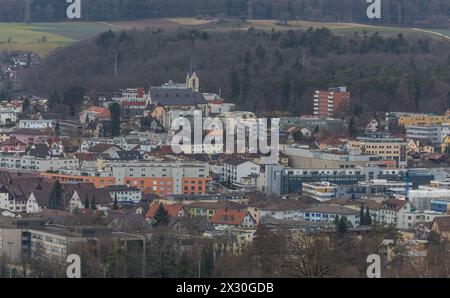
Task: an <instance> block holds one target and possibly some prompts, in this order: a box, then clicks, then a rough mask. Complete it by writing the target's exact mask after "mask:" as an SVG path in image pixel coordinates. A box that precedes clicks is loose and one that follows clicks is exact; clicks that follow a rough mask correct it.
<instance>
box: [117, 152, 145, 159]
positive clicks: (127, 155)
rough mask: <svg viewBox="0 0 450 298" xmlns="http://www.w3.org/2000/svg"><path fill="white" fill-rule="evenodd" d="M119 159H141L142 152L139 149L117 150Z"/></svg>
mask: <svg viewBox="0 0 450 298" xmlns="http://www.w3.org/2000/svg"><path fill="white" fill-rule="evenodd" d="M117 155H119V159H120V160H141V159H142V154H141V153H140V152H139V151H117Z"/></svg>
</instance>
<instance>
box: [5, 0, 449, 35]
mask: <svg viewBox="0 0 450 298" xmlns="http://www.w3.org/2000/svg"><path fill="white" fill-rule="evenodd" d="M27 1H28V0H0V22H22V21H23V20H24V19H25V5H26V2H27ZM29 1H31V7H30V12H31V21H33V22H54V21H64V20H67V19H66V15H65V8H66V6H67V3H66V1H61V0H29ZM81 1H82V2H81V3H82V18H83V20H91V21H95V20H129V19H142V18H164V17H199V16H202V17H205V16H210V17H235V18H257V19H303V20H315V21H333V22H358V23H373V22H376V23H378V24H385V25H388V24H389V25H397V26H398V25H404V26H427V27H441V28H448V22H449V16H450V1H445V0H408V1H405V0H383V1H382V18H381V19H379V20H376V21H374V20H369V19H368V18H367V16H366V9H367V6H368V4H367V3H366V0H340V1H336V0H277V1H273V0H81Z"/></svg>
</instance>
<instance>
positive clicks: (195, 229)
mask: <svg viewBox="0 0 450 298" xmlns="http://www.w3.org/2000/svg"><path fill="white" fill-rule="evenodd" d="M167 227H168V228H169V229H171V230H173V231H174V232H176V233H177V234H181V235H189V236H192V235H193V236H203V235H205V233H208V232H209V233H211V232H213V231H214V230H215V228H214V225H213V224H212V223H210V222H208V221H207V220H206V219H205V218H192V217H187V216H173V217H171V218H170V222H169V224H168V225H167Z"/></svg>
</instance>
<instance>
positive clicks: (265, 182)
mask: <svg viewBox="0 0 450 298" xmlns="http://www.w3.org/2000/svg"><path fill="white" fill-rule="evenodd" d="M201 82H202V78H201V77H199V76H198V75H197V73H196V70H195V67H193V63H192V62H191V69H190V71H189V72H188V74H187V75H186V81H185V82H182V83H178V82H173V81H169V82H167V83H165V84H163V85H160V86H150V87H136V86H130V88H128V89H124V90H117V92H115V93H106V92H105V93H101V94H99V95H98V94H97V95H98V96H96V97H89V96H84V98H82V100H81V102H82V105H83V108H82V111H81V112H80V113H78V114H75V115H73V116H70V117H60V116H59V115H57V114H55V113H52V112H50V111H51V109H50V108H49V105H50V104H52V103H51V101H49V99H47V98H39V97H29V96H24V97H20V98H15V99H13V98H11V99H9V100H5V101H3V102H1V103H0V104H1V107H0V125H1V130H0V140H1V142H0V179H1V187H0V239H1V241H0V245H1V246H0V251H1V252H2V263H1V264H2V275H3V276H5V277H8V276H9V277H20V276H24V277H27V276H36V277H59V276H61V274H62V275H63V276H64V272H65V271H64V266H65V258H66V256H67V255H69V254H71V253H78V254H79V255H81V256H82V260H83V261H84V263H82V266H83V267H82V272H83V275H84V276H91V277H92V276H94V277H96V276H99V277H146V276H153V277H175V276H181V277H193V276H196V277H213V276H216V275H215V274H219V276H229V275H228V274H236V272H234V273H233V271H232V270H229V269H227V268H226V267H227V265H226V264H227V262H231V263H232V262H233V261H232V260H241V261H242V258H245V256H247V254H248V253H249V250H248V248H249V247H253V248H254V247H255V246H256V249H257V250H259V253H260V254H262V255H264V254H268V253H270V252H272V253H274V254H276V255H277V256H271V257H270V258H268V259H266V260H263V261H262V273H260V274H261V275H256V276H265V275H264V274H267V273H268V272H270V271H271V270H272V271H274V270H275V272H278V274H286V275H285V276H292V275H290V274H293V273H285V272H284V271H283V270H282V271H279V270H281V269H277V268H276V267H277V266H278V264H277V262H281V261H280V259H281V257H280V256H279V255H280V254H281V253H282V252H281V251H279V252H274V251H273V250H274V249H275V250H277V249H280V247H278V246H277V245H281V244H282V242H283V241H285V240H286V239H285V240H283V241H281V240H280V239H281V238H279V237H280V236H279V235H278V234H277V233H278V232H280V231H282V232H283V235H284V236H283V237H287V236H286V235H289V237H292V238H293V239H294V240H292V241H293V242H294V245H293V244H292V243H287V244H286V249H288V251H290V253H291V254H294V255H295V254H296V253H299V252H297V251H296V250H299V249H301V248H302V247H303V248H304V249H317V248H318V247H320V245H322V241H326V242H329V241H331V240H330V239H334V238H335V237H338V239H341V237H344V238H342V239H347V240H346V241H347V242H348V244H347V245H351V244H350V243H352V242H353V241H357V240H355V239H359V240H358V241H360V242H362V241H364V239H366V238H367V239H370V241H375V242H374V243H371V244H372V246H371V248H372V251H369V252H368V253H375V254H380V255H382V256H383V258H384V260H385V265H386V266H387V267H388V268H389V266H390V265H389V264H391V263H392V262H394V260H396V259H397V258H403V259H406V260H408V264H412V265H411V266H413V267H414V266H415V267H414V268H417V270H419V269H418V268H421V266H423V265H424V264H425V263H426V262H427V260H428V259H427V256H428V255H429V254H430V251H429V247H430V246H432V245H436V244H435V242H436V241H438V242H441V241H448V240H450V238H449V237H450V210H449V206H450V175H449V174H450V163H449V156H448V153H449V152H450V110H448V111H446V112H445V111H444V113H443V114H442V115H436V114H418V113H406V112H388V113H384V114H379V113H378V114H377V117H374V118H366V119H359V120H358V121H357V122H356V121H353V118H352V120H351V121H350V123H348V122H347V121H345V120H344V119H341V118H334V115H335V114H336V113H337V112H338V111H340V110H342V109H343V108H346V107H347V106H348V105H349V104H350V101H351V97H352V95H351V90H347V88H346V87H330V88H329V89H328V90H317V91H315V92H314V94H311V102H312V106H313V110H312V111H311V114H310V115H298V116H289V117H282V116H281V117H277V118H276V119H277V120H278V121H279V140H277V141H278V145H277V147H276V148H275V147H272V150H277V153H278V155H277V159H276V160H271V159H265V158H264V157H265V155H267V154H264V153H254V152H234V153H229V152H226V150H223V149H224V146H225V145H224V144H222V143H220V142H219V143H214V144H210V145H208V146H205V145H201V146H200V147H201V148H200V149H199V148H192V147H194V146H195V144H189V145H186V144H185V145H183V146H184V147H186V146H188V147H190V148H187V149H189V150H184V151H183V152H182V153H175V152H173V147H172V146H171V140H172V138H173V137H174V135H176V134H177V133H178V132H179V131H177V130H174V129H173V123H174V121H176V119H179V118H180V117H182V118H183V119H188V120H189V121H191V122H193V121H194V114H195V113H197V114H200V115H202V116H203V117H215V118H216V119H221V120H227V121H230V120H231V121H234V122H243V123H246V122H247V123H248V122H251V121H254V120H255V119H257V117H258V115H256V114H255V113H254V112H252V111H245V110H238V109H237V108H236V105H235V104H233V103H230V102H229V101H227V100H226V99H224V98H222V96H221V94H220V92H218V93H217V94H216V93H203V92H202V91H201V90H202V88H201ZM353 114H354V115H355V117H357V116H358V111H354V112H353ZM361 118H362V117H361ZM271 120H275V118H272V119H271ZM269 122H270V119H269ZM192 127H194V125H192ZM256 129H257V130H258V127H256ZM269 130H270V127H269V128H267V127H266V131H257V133H256V136H257V137H258V138H259V139H261V138H262V137H263V136H264V137H265V136H266V133H267V132H268V131H269ZM207 132H209V133H210V134H212V135H216V134H220V135H221V136H222V133H223V131H217V130H214V129H211V130H210V131H202V133H203V136H204V135H206V133H207ZM249 134H250V132H248V131H247V136H248V135H249ZM268 135H270V134H268ZM270 141H271V142H272V144H274V142H275V140H274V139H273V138H272V140H270ZM185 149H186V148H185ZM217 149H218V150H217ZM217 151H220V152H222V153H217ZM271 233H273V234H271ZM373 233H376V234H377V237H372V236H371V235H373ZM277 237H278V238H277ZM305 237H306V238H305ZM345 237H350V238H345ZM283 239H284V238H283ZM311 239H312V240H311ZM349 239H352V240H349ZM361 239H362V240H361ZM436 239H437V240H436ZM295 241H300V242H295ZM301 241H305V243H304V246H301V245H300V244H298V243H302V242H301ZM336 241H337V240H336ZM433 241H434V242H433ZM283 243H284V242H283ZM295 243H297V244H298V245H295ZM341 244H342V243H341ZM308 245H309V246H308ZM361 245H362V244H361ZM330 246H331V244H330ZM265 247H267V250H268V251H265V249H266V248H265ZM433 247H434V246H433ZM399 248H402V249H399ZM329 249H331V248H329ZM335 249H337V248H335ZM288 254H289V253H288ZM299 254H300V253H299ZM161 255H163V256H162V257H161ZM366 257H367V255H363V256H362V257H361V258H360V260H357V262H360V263H361V262H362V263H364V262H365V258H366ZM155 258H156V259H158V258H160V261H161V262H155V260H154V259H155ZM161 258H162V259H161ZM152 260H153V261H152ZM296 261H297V262H298V264H291V265H292V266H299V267H302V268H301V269H302V270H299V271H298V272H297V273H295V274H296V275H294V276H297V277H324V276H327V274H328V273H329V272H325V271H324V272H322V273H321V272H317V273H315V274H314V273H311V272H309V271H308V270H307V268H304V266H300V265H299V264H300V262H301V259H294V260H291V262H294V263H295V262H296ZM328 261H329V260H318V262H328ZM270 262H272V264H268V263H270ZM446 262H447V264H448V259H447V260H446ZM232 264H234V263H232ZM234 265H235V266H237V267H238V268H240V267H239V266H245V265H246V264H245V263H241V264H240V265H237V264H234ZM325 265H326V264H324V266H325ZM353 265H354V266H356V265H355V264H353ZM175 267H177V268H178V269H176V270H175V269H174V268H175ZM196 268H200V269H199V270H198V272H197V270H196ZM287 268H290V267H289V266H287ZM408 268H410V267H408ZM266 269H267V270H268V271H266ZM216 271H217V272H219V273H214V272H216ZM228 271H229V272H228ZM174 272H175V273H174ZM227 272H228V273H227ZM242 272H244V273H245V274H250V273H249V272H251V270H250V268H245V269H242ZM283 272H284V273H283ZM308 272H309V273H308ZM251 274H255V273H251ZM348 274H350V275H351V276H352V274H356V273H348ZM392 274H401V273H399V272H394V273H392ZM232 276H234V275H232ZM400 276H401V275H400Z"/></svg>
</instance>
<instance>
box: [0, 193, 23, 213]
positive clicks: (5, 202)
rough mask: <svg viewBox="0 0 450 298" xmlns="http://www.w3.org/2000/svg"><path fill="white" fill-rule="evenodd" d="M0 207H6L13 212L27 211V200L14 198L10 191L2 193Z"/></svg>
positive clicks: (0, 194)
mask: <svg viewBox="0 0 450 298" xmlns="http://www.w3.org/2000/svg"><path fill="white" fill-rule="evenodd" d="M0 209H5V210H8V211H11V212H25V211H26V201H25V200H24V201H17V200H15V199H14V198H12V197H11V196H10V195H9V193H7V192H2V193H0Z"/></svg>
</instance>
